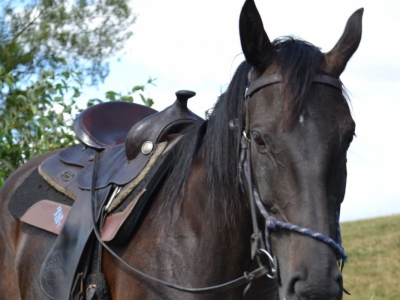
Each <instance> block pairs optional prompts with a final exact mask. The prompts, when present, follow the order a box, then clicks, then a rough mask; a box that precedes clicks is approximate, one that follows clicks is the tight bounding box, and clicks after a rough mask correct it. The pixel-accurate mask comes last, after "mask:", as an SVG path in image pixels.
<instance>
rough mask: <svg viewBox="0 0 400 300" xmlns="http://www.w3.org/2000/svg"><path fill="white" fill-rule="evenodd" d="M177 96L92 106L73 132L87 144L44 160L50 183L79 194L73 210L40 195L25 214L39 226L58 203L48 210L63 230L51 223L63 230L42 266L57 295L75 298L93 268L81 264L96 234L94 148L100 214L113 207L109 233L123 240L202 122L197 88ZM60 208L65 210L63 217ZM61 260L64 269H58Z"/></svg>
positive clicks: (46, 284) (46, 287) (45, 286)
mask: <svg viewBox="0 0 400 300" xmlns="http://www.w3.org/2000/svg"><path fill="white" fill-rule="evenodd" d="M176 95H177V100H176V101H175V103H174V104H173V105H171V106H170V107H168V108H166V109H165V110H163V111H161V112H156V111H155V110H153V109H150V108H147V107H143V106H141V105H137V104H132V103H123V102H107V103H102V104H98V105H95V106H93V107H90V108H89V109H87V110H85V111H84V112H83V113H81V114H80V115H79V116H78V117H77V118H76V120H75V121H74V131H75V133H76V135H77V138H78V139H79V140H80V142H81V144H79V145H76V146H74V147H72V148H69V149H66V150H63V151H61V152H59V153H58V154H56V155H54V156H52V157H50V158H48V159H47V160H46V161H45V162H43V163H42V165H41V166H40V168H39V173H40V174H41V175H42V177H43V178H44V179H45V180H46V182H48V183H49V184H50V185H51V186H53V187H54V188H55V189H56V190H57V191H59V192H61V193H62V194H64V195H66V196H68V197H69V198H71V199H73V200H75V202H74V204H73V205H72V207H70V208H68V209H66V206H65V204H63V206H60V205H58V204H54V202H52V201H49V199H46V198H45V199H43V200H41V201H38V203H39V204H40V205H42V206H40V205H39V207H38V206H37V205H36V204H35V205H36V207H35V205H33V206H32V207H31V208H29V209H27V210H26V212H25V213H24V214H23V218H22V217H21V219H23V220H24V221H26V222H28V223H30V224H31V225H35V222H36V223H40V222H38V219H37V218H36V220H35V216H34V214H35V213H37V212H38V211H42V212H44V211H45V210H44V209H42V208H43V207H44V206H46V207H50V206H49V205H52V208H51V209H48V211H52V210H54V209H56V211H54V216H53V215H51V216H48V218H49V219H50V220H52V219H53V218H54V222H55V220H58V221H60V223H59V224H58V227H59V228H57V230H52V229H49V228H44V229H46V230H49V231H51V232H54V233H59V236H58V237H57V239H56V241H55V243H54V245H53V247H52V249H51V250H50V252H49V254H48V256H47V257H46V259H45V261H44V263H43V265H42V270H41V276H40V282H41V288H42V290H43V291H44V292H45V293H46V294H47V295H48V296H49V297H50V298H53V299H69V294H70V292H71V288H72V285H73V282H74V278H75V274H76V273H77V271H78V269H79V270H81V269H84V270H86V271H85V272H87V267H86V268H82V267H78V263H79V261H80V259H81V257H82V254H83V252H84V249H85V246H86V244H87V241H88V240H89V238H90V237H91V236H92V232H93V224H92V221H91V217H90V216H91V201H90V200H91V199H90V194H91V192H90V190H91V187H92V173H93V168H94V166H93V165H94V162H93V160H94V153H95V151H97V152H99V162H98V172H97V174H98V176H97V180H96V184H95V185H94V186H95V189H96V194H97V197H96V198H97V203H96V207H95V217H96V219H97V220H98V218H99V216H100V214H101V213H100V212H101V211H103V210H104V209H106V210H107V213H108V216H107V218H106V220H105V226H104V228H103V230H102V239H103V240H106V241H110V240H113V239H115V238H116V237H118V238H119V240H124V239H126V236H127V235H129V234H130V233H131V232H132V231H133V228H135V225H136V222H137V220H138V219H139V215H140V213H141V212H142V211H143V210H144V208H145V206H146V205H147V204H146V203H147V202H148V200H150V199H151V196H152V194H153V192H154V191H155V190H156V188H157V186H158V185H159V183H160V182H161V181H162V178H164V176H165V174H166V173H167V172H168V170H169V168H170V165H169V162H170V161H171V159H169V155H172V154H171V153H172V151H170V150H171V148H172V147H173V144H174V143H176V142H177V141H178V140H179V134H180V133H181V132H182V130H183V129H184V128H185V127H187V126H188V125H190V124H193V123H195V122H203V119H202V118H200V117H198V116H197V115H195V114H194V113H192V112H191V111H190V110H189V109H188V108H187V100H188V99H189V98H191V97H193V96H194V95H195V93H193V92H190V91H179V92H177V93H176ZM120 110H122V112H121V111H120ZM136 111H139V112H140V113H136ZM171 136H174V137H176V136H178V137H177V138H170V137H171ZM125 198H126V199H127V200H125V201H124V199H125ZM40 207H42V208H40ZM59 207H61V208H59ZM67 207H68V206H67ZM132 211H136V214H135V216H134V218H133V219H134V224H129V226H125V225H124V224H125V223H126V222H127V220H129V218H130V216H131V215H132ZM138 212H139V215H138ZM60 213H63V217H62V218H61V219H62V220H60ZM42 217H43V215H42ZM50 223H51V222H50ZM60 224H61V226H60ZM37 226H38V227H40V224H37ZM41 226H42V227H41V228H43V227H45V226H43V224H42V225H41ZM46 226H47V225H46ZM52 226H53V227H55V226H54V224H53V225H52ZM53 229H54V228H53ZM123 235H125V237H124V236H123ZM55 258H56V259H57V262H58V263H59V265H58V267H59V268H60V270H62V271H60V270H58V269H57V270H53V269H52V267H53V266H54V259H55ZM83 260H86V259H83ZM81 271H82V270H81ZM81 271H80V272H81Z"/></svg>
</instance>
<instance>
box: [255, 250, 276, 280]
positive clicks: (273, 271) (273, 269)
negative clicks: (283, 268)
mask: <svg viewBox="0 0 400 300" xmlns="http://www.w3.org/2000/svg"><path fill="white" fill-rule="evenodd" d="M259 251H261V253H264V254H265V255H266V256H267V257H268V260H269V266H270V269H271V273H267V274H266V275H267V277H268V278H271V279H275V278H276V277H277V274H278V262H277V260H276V257H275V256H272V255H271V254H270V253H269V252H268V251H267V250H265V249H259ZM257 262H258V265H259V266H260V267H265V266H264V265H263V264H262V262H261V260H260V257H259V256H257Z"/></svg>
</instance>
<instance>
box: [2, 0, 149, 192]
mask: <svg viewBox="0 0 400 300" xmlns="http://www.w3.org/2000/svg"><path fill="white" fill-rule="evenodd" d="M128 4H129V0H2V1H1V2H0V186H2V184H3V182H4V180H5V179H6V178H7V176H8V175H9V174H10V173H11V172H12V171H13V170H15V169H16V168H17V167H18V166H20V165H21V164H23V163H24V162H26V161H28V160H29V159H31V158H32V157H33V156H36V155H38V154H41V153H45V152H48V151H51V150H53V149H57V148H61V147H67V146H71V145H73V144H74V143H76V141H75V138H74V134H73V132H72V121H73V119H74V118H75V116H76V115H77V114H78V113H79V112H80V108H79V107H78V105H77V101H78V99H80V103H81V105H80V106H81V107H82V106H83V107H85V106H91V105H93V104H95V103H99V102H103V101H130V102H133V101H134V98H135V95H137V98H138V99H140V100H141V101H142V102H143V103H144V104H145V105H148V106H151V105H152V104H153V100H152V99H151V98H149V97H148V96H146V93H145V89H146V86H148V85H149V84H153V81H154V80H153V79H151V78H150V79H149V80H148V81H147V83H146V84H144V85H137V86H134V87H133V88H132V89H131V90H130V91H128V92H127V93H121V92H114V91H108V92H107V93H106V94H105V97H104V99H90V100H87V99H86V101H83V102H82V98H83V96H82V88H83V87H84V86H85V85H97V84H98V83H99V82H102V81H103V80H104V78H105V77H106V76H107V75H108V72H109V68H108V59H109V58H110V57H113V56H115V55H116V54H118V53H120V51H121V50H122V49H123V46H124V43H125V41H126V40H127V39H129V37H130V36H131V35H132V32H131V31H130V30H129V26H130V25H132V24H133V23H134V22H135V18H136V17H135V15H134V14H133V13H132V11H131V9H130V7H129V5H128ZM85 102H86V104H85ZM82 103H84V104H83V105H82Z"/></svg>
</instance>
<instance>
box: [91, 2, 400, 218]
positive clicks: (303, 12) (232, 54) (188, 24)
mask: <svg viewBox="0 0 400 300" xmlns="http://www.w3.org/2000/svg"><path fill="white" fill-rule="evenodd" d="M255 2H256V5H257V7H258V9H259V12H260V14H261V16H262V18H263V23H264V28H265V30H266V32H267V34H268V36H269V38H270V39H271V40H273V39H275V38H277V37H280V36H287V35H294V36H297V37H301V38H302V39H304V40H307V41H309V42H311V43H313V44H314V45H316V46H318V47H320V48H321V49H322V51H323V52H328V51H329V50H330V49H331V48H332V47H333V46H334V45H335V44H336V42H337V41H338V39H339V37H340V36H341V34H342V32H343V30H344V27H345V24H346V22H347V19H348V18H349V17H350V15H351V14H352V13H353V12H354V11H355V10H357V9H358V8H360V7H364V9H365V10H364V18H363V36H362V40H361V44H360V46H359V49H358V50H357V52H356V53H355V54H354V56H353V57H352V59H351V60H350V62H349V63H348V65H347V68H346V70H345V71H344V73H343V74H342V76H341V80H342V81H343V82H344V84H345V86H346V87H347V89H348V90H349V92H350V96H351V106H352V114H353V118H354V119H355V121H356V124H357V125H356V126H357V127H356V134H357V138H355V139H354V141H353V143H352V145H351V147H350V150H349V153H348V180H347V191H346V196H345V201H344V202H343V205H342V209H341V221H351V220H358V219H365V218H371V217H378V216H385V215H391V214H399V213H400V180H399V179H400V151H399V150H400V132H399V131H400V96H399V95H400V55H399V54H400V51H399V48H400V41H399V39H400V35H399V32H400V1H397V0H396V1H389V0H382V1H376V0H372V1H371V0H366V1H359V0H352V1H348V0H347V1H343V0H336V1H322V0H307V1H298V0H281V1H266V0H258V1H257V0H256V1H255ZM243 3H244V1H242V0H218V1H216V0H191V1H178V0H169V1H159V0H158V1H155V0H134V1H132V7H133V10H134V12H135V13H136V14H137V15H138V18H137V22H136V24H134V25H133V27H132V31H133V32H134V35H133V37H132V38H131V39H130V40H129V41H128V42H127V44H126V47H125V50H124V54H122V55H120V56H119V57H118V58H115V59H113V60H112V61H111V64H110V75H109V77H108V78H107V79H106V80H105V82H104V84H103V85H101V86H99V87H98V88H87V89H86V90H85V91H84V93H85V95H86V96H87V97H88V98H93V97H101V96H103V95H104V93H105V91H108V90H113V91H121V92H128V91H129V90H130V89H131V88H132V87H133V86H135V85H137V84H144V83H145V82H146V81H147V79H148V78H150V77H151V78H156V82H155V83H156V86H152V87H149V88H148V95H149V96H150V97H152V98H153V99H154V101H155V104H154V106H153V107H154V108H155V109H157V110H162V109H163V108H165V107H167V106H169V105H171V104H172V103H173V102H174V100H175V92H176V91H178V90H182V89H187V90H193V91H195V92H196V93H197V95H196V97H194V98H192V99H190V100H189V108H190V109H191V110H193V111H194V112H195V113H197V114H198V115H200V116H202V117H204V113H205V111H206V110H207V109H210V108H212V107H213V104H214V103H215V101H216V100H217V98H218V96H219V95H220V94H221V92H223V91H224V90H225V89H226V88H227V85H228V84H229V82H230V79H231V77H232V75H233V74H234V72H235V69H236V67H237V66H238V65H239V64H240V63H241V62H242V61H243V60H244V57H243V55H242V53H241V52H242V51H241V48H240V40H239V32H238V20H239V14H240V10H241V7H242V5H243ZM138 102H139V100H138Z"/></svg>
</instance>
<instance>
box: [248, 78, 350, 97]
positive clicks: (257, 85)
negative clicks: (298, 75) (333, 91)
mask: <svg viewBox="0 0 400 300" xmlns="http://www.w3.org/2000/svg"><path fill="white" fill-rule="evenodd" d="M281 81H282V75H281V74H272V75H268V76H265V77H261V78H258V79H256V80H254V81H251V84H250V87H249V88H248V89H247V91H246V95H245V97H246V98H249V97H251V96H252V95H253V94H254V93H255V92H257V91H258V90H260V89H261V88H264V87H266V86H268V85H271V84H275V83H278V82H281ZM313 82H315V83H323V84H328V85H330V86H332V87H334V88H337V89H339V90H342V89H343V84H342V82H341V81H340V80H339V79H336V78H333V77H331V76H327V75H314V80H313Z"/></svg>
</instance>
